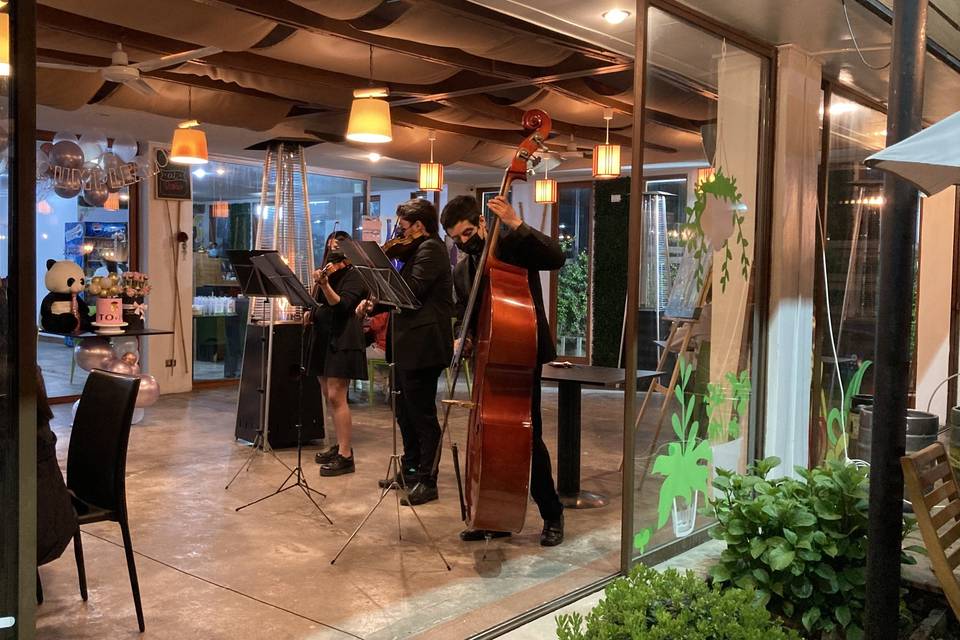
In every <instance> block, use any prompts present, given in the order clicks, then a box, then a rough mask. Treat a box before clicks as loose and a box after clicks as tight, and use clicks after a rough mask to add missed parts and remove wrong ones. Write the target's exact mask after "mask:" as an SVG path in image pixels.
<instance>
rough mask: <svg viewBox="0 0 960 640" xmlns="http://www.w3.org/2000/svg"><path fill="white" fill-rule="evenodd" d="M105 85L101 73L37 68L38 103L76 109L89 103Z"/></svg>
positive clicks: (68, 109)
mask: <svg viewBox="0 0 960 640" xmlns="http://www.w3.org/2000/svg"><path fill="white" fill-rule="evenodd" d="M101 85H103V79H102V78H101V77H100V74H99V73H76V72H73V71H61V70H60V69H43V68H39V69H37V103H38V104H43V105H46V106H48V107H54V108H55V109H64V110H66V111H75V110H76V109H79V108H80V107H82V106H83V105H85V104H87V102H89V101H90V98H92V97H93V96H94V95H95V94H96V93H97V90H98V89H100V86H101Z"/></svg>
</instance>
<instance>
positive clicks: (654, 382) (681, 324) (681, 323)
mask: <svg viewBox="0 0 960 640" xmlns="http://www.w3.org/2000/svg"><path fill="white" fill-rule="evenodd" d="M712 276H713V273H712V270H710V269H708V270H707V272H706V275H705V276H704V280H703V286H702V287H701V288H700V295H699V296H698V297H697V305H696V313H695V314H693V317H690V318H670V317H666V316H665V319H667V320H670V321H671V323H670V333H669V334H668V335H667V340H666V342H664V343H662V344H661V345H660V346H661V347H662V351H661V352H660V360H659V361H658V362H657V371H666V366H667V359H668V358H669V357H670V354H671V353H673V352H674V349H673V348H672V346H673V345H674V344H676V340H677V335H678V334H680V332H681V331H682V332H683V338H682V339H681V340H680V347H679V348H678V349H676V353H677V359H676V362H674V364H673V372H672V373H671V374H670V384H668V385H666V386H664V385H662V384H660V378H659V377H655V378H652V379H651V380H650V386H649V387H648V388H647V393H646V394H645V395H644V397H643V404H641V405H640V412H639V413H638V414H637V419H636V421H635V422H634V424H633V430H634V432H636V431H637V430H638V429H639V428H640V423H641V422H642V421H643V416H644V414H645V413H646V411H647V407H648V406H649V404H650V398H651V397H653V394H655V393H662V394H663V402H662V403H661V404H660V414H659V415H658V416H657V428H656V429H655V430H654V432H653V439H652V440H651V441H650V450H649V451H648V452H647V460H646V462H645V463H644V466H643V473H642V474H641V475H640V481H639V483H638V484H637V490H638V491H639V490H640V489H641V488H642V487H643V481H644V479H645V478H646V477H647V471H648V470H649V469H650V461H651V460H652V459H653V453H654V451H656V449H657V441H658V440H659V439H660V429H661V428H662V427H663V418H664V416H666V414H667V406H668V405H669V404H670V398H671V397H672V396H673V390H674V389H675V388H676V386H677V380H678V379H679V378H680V361H681V358H682V357H683V354H685V353H687V352H688V351H690V350H691V344H690V343H691V341H692V339H693V330H694V328H695V327H696V325H697V324H698V323H699V322H700V312H701V310H702V309H703V306H704V305H705V304H706V302H707V298H708V296H709V295H710V286H711V282H712V280H713V278H712Z"/></svg>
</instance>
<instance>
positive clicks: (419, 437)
mask: <svg viewBox="0 0 960 640" xmlns="http://www.w3.org/2000/svg"><path fill="white" fill-rule="evenodd" d="M441 373H443V369H442V368H429V369H396V370H395V373H394V375H395V376H396V385H397V391H398V392H399V395H398V396H397V399H396V401H397V422H398V423H399V425H400V436H401V437H402V438H403V458H402V461H401V462H402V464H403V468H404V473H406V470H407V469H416V470H417V473H416V477H415V478H409V477H407V478H406V480H407V482H408V483H411V482H423V483H425V484H432V485H433V486H436V484H437V476H436V474H434V473H433V459H434V456H436V453H437V448H438V447H439V446H440V422H439V421H438V420H437V383H438V382H439V380H440V374H441ZM547 464H548V465H549V461H548V462H547Z"/></svg>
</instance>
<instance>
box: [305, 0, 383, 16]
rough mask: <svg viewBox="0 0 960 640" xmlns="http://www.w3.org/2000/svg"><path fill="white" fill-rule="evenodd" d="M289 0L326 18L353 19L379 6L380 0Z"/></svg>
mask: <svg viewBox="0 0 960 640" xmlns="http://www.w3.org/2000/svg"><path fill="white" fill-rule="evenodd" d="M291 2H293V3H294V4H298V5H300V6H301V7H303V8H304V9H309V10H310V11H313V12H314V13H319V14H321V15H324V16H327V17H328V18H334V19H336V20H354V19H356V18H360V17H362V16H365V15H367V14H368V13H370V12H371V11H373V10H374V9H376V8H377V7H379V6H380V4H381V2H382V0H291Z"/></svg>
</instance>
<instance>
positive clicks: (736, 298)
mask: <svg viewBox="0 0 960 640" xmlns="http://www.w3.org/2000/svg"><path fill="white" fill-rule="evenodd" d="M649 15H650V40H649V61H650V64H649V67H648V72H647V92H648V96H647V101H648V102H647V104H648V107H650V108H651V113H650V114H649V115H648V116H647V121H646V123H645V127H646V131H645V139H646V141H647V142H648V143H655V144H656V145H659V146H660V148H655V146H654V145H648V146H647V148H646V149H645V153H644V173H645V175H646V176H648V180H647V181H646V183H645V185H644V188H645V192H646V193H645V194H644V201H643V205H642V214H643V218H642V224H641V229H642V234H643V237H642V238H641V240H642V243H643V249H644V250H643V256H642V261H643V262H642V264H641V265H640V267H641V284H642V286H641V291H640V302H641V304H640V308H639V309H638V310H637V311H636V313H637V314H638V316H637V328H638V353H639V354H640V355H641V356H642V358H641V360H640V362H639V363H638V367H639V368H641V369H655V368H657V365H658V361H659V359H660V357H661V354H663V352H664V351H666V356H665V360H664V362H663V364H662V366H661V367H660V368H661V370H664V371H666V372H667V374H668V375H665V376H663V377H662V378H661V382H662V383H663V385H665V387H667V390H665V391H664V390H662V389H661V390H655V391H654V392H653V393H652V394H651V397H650V398H649V402H647V403H646V406H645V408H643V409H642V415H639V416H638V419H637V424H636V429H637V431H636V458H635V461H634V464H635V469H636V471H635V473H636V483H637V485H636V486H637V495H636V497H635V500H636V502H635V505H636V507H635V511H634V532H635V534H636V535H635V538H634V547H635V548H634V552H635V555H636V556H640V555H642V554H644V553H648V552H650V551H651V550H652V549H654V548H656V547H660V546H662V545H665V544H668V543H671V542H674V541H676V540H678V539H680V538H684V537H686V536H689V535H691V534H693V533H694V532H696V531H699V530H702V529H703V528H705V527H707V526H708V525H709V524H711V517H710V515H709V509H705V508H704V507H705V506H706V505H707V502H708V500H709V499H710V497H711V496H712V490H711V488H710V487H711V481H712V478H713V475H714V473H715V469H716V468H717V467H723V468H727V469H733V470H739V471H742V470H744V469H745V466H746V464H747V462H748V457H749V456H748V446H747V441H748V438H747V435H748V432H749V429H750V405H751V401H752V394H753V381H752V376H753V371H752V369H751V357H752V347H753V343H754V333H753V328H752V327H753V323H752V322H751V319H752V316H753V314H754V300H753V298H752V295H751V291H752V289H753V282H754V279H755V278H758V277H762V274H758V273H757V271H756V268H755V267H754V251H755V246H756V242H755V241H756V220H757V216H758V212H757V194H758V190H759V185H760V180H761V166H760V164H759V161H758V158H759V157H760V141H761V124H760V123H761V117H760V116H761V111H760V110H761V104H762V102H763V98H764V97H765V94H766V91H767V89H766V80H765V78H766V73H767V66H768V63H767V61H766V60H765V59H763V58H760V57H758V56H756V55H754V54H752V53H749V52H747V51H744V50H741V49H738V48H737V47H735V46H733V45H731V44H730V43H729V42H726V43H725V42H724V41H723V40H722V39H721V38H718V37H716V36H713V35H711V34H708V33H706V32H703V31H700V30H699V29H697V28H695V27H693V26H691V25H689V24H686V23H684V22H683V21H681V20H678V19H676V18H675V17H673V16H669V15H667V14H666V13H664V12H662V11H660V10H657V9H652V10H651V11H650V14H649ZM678 104H682V105H683V110H684V114H683V115H684V117H685V118H687V119H688V122H689V125H688V126H686V127H684V128H683V130H682V131H680V130H679V129H678V128H677V126H676V122H665V121H662V120H661V119H660V118H659V117H658V115H657V114H656V109H657V108H658V107H657V105H664V106H666V105H670V106H672V107H675V106H676V105H678ZM650 176H656V177H650ZM734 180H735V181H736V182H735V186H734V184H733V181H734ZM737 193H739V194H741V197H740V198H737V197H736V194H737ZM698 198H699V199H698ZM661 294H662V295H661ZM678 361H679V362H680V363H682V368H681V369H680V370H681V371H682V374H681V375H680V376H679V377H678V382H677V384H678V386H679V387H680V389H681V391H682V392H681V393H680V394H679V397H680V398H682V400H678V396H677V395H676V394H675V393H674V391H675V389H674V388H672V387H669V383H670V378H671V376H670V375H669V374H671V373H673V372H674V370H675V367H677V366H680V365H678ZM648 384H649V380H648V381H645V382H643V383H642V384H640V385H639V389H640V393H638V398H637V406H638V409H640V407H641V406H643V404H644V399H645V392H646V389H647V386H648ZM674 419H676V422H674Z"/></svg>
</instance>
